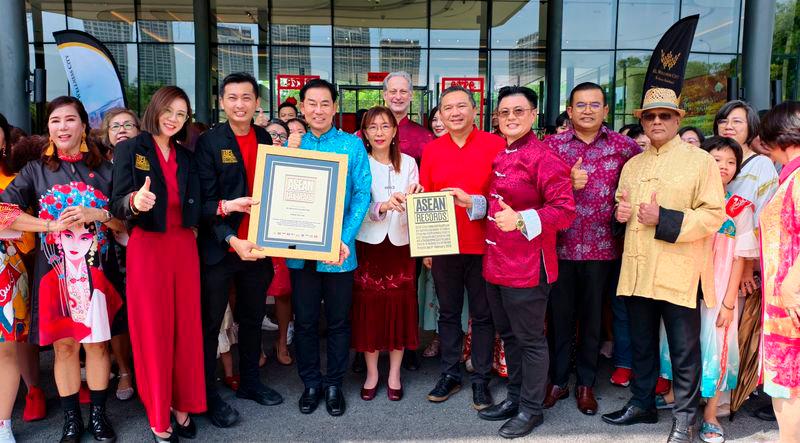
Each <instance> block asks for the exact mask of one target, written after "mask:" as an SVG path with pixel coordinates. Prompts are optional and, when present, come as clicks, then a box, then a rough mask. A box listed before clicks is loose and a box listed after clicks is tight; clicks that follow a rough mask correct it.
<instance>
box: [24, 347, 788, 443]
mask: <svg viewBox="0 0 800 443" xmlns="http://www.w3.org/2000/svg"><path fill="white" fill-rule="evenodd" d="M265 343H272V340H271V339H268V338H265ZM43 364H44V367H43V371H44V373H46V374H52V354H51V353H49V352H48V353H46V354H44V355H43ZM382 365H385V362H383V361H382ZM437 367H438V366H437V361H436V359H423V362H422V368H421V369H420V370H419V371H417V372H410V373H409V372H406V373H404V374H403V375H404V379H403V381H404V389H405V392H406V396H405V398H404V399H403V400H402V401H400V402H397V403H395V402H390V401H389V400H388V399H387V398H386V389H385V381H384V384H383V385H382V387H381V389H380V390H379V393H378V397H377V398H376V399H375V400H373V401H372V402H365V401H362V400H361V399H360V398H359V389H360V387H361V383H362V381H363V380H362V378H361V376H359V375H356V374H352V373H348V375H347V378H346V381H345V394H346V396H347V402H348V403H347V406H348V410H347V413H346V414H345V415H344V416H342V417H338V418H334V417H330V416H329V415H328V414H327V412H326V411H325V407H324V405H321V407H320V408H319V409H318V410H317V411H316V412H315V413H314V414H313V415H310V416H306V415H301V414H300V413H299V412H298V410H297V399H298V397H299V395H300V393H301V392H302V384H301V383H300V380H299V378H298V376H297V372H296V368H295V366H290V367H285V366H281V365H279V364H277V363H276V362H275V361H274V359H270V362H269V363H268V365H267V366H266V367H265V368H264V370H263V374H264V377H265V380H266V381H267V383H269V384H270V385H271V386H272V387H274V388H275V389H277V390H278V391H279V392H280V393H282V394H283V395H284V397H285V399H286V401H285V402H284V403H283V404H282V405H279V406H273V407H264V406H260V405H258V404H256V403H255V402H252V401H246V400H240V399H237V398H236V397H234V396H233V393H232V392H231V391H229V390H227V389H226V388H223V392H224V395H226V396H227V398H228V399H229V400H230V401H231V402H232V404H233V405H234V406H235V407H236V408H237V409H238V410H239V411H240V412H241V413H242V417H243V418H242V420H241V421H240V422H239V423H238V424H237V425H236V426H235V427H233V428H230V429H226V430H220V429H217V428H215V427H214V426H212V425H211V423H210V422H208V421H207V420H206V419H205V418H204V417H198V418H197V423H198V427H199V437H198V439H197V440H195V441H203V442H211V441H214V442H217V441H227V442H256V441H387V440H404V441H411V440H417V441H442V440H446V441H492V440H493V441H500V440H502V439H500V438H499V437H498V436H497V429H498V427H499V426H500V424H501V423H502V422H500V423H493V422H486V421H483V420H480V419H478V418H477V416H476V413H475V411H473V410H472V409H471V407H470V404H471V403H470V400H471V391H470V390H469V388H466V389H464V390H462V391H461V392H460V393H458V394H456V395H455V396H454V397H452V398H451V399H450V400H449V401H447V402H445V403H443V404H433V403H430V402H428V401H427V400H426V398H425V396H426V394H427V392H428V391H429V390H430V389H431V388H432V387H433V384H434V383H435V382H436V378H437V375H438V371H437ZM609 371H610V367H609V364H608V362H607V361H604V363H603V376H602V379H601V382H600V383H598V384H599V386H598V388H597V396H598V401H599V402H600V412H601V413H606V412H609V411H613V410H616V409H618V408H619V407H621V406H622V405H623V404H624V403H625V401H626V400H627V398H628V396H629V392H628V390H627V389H623V388H617V387H614V386H611V385H610V384H609V383H607V382H606V380H607V379H608V372H609ZM383 373H384V374H385V368H384V372H383ZM45 379H46V385H45V387H46V392H47V395H48V408H49V411H48V416H47V419H46V420H44V421H42V422H39V423H33V424H29V423H23V422H22V419H21V414H22V412H21V407H22V404H23V401H22V399H20V401H18V402H17V409H16V410H15V411H14V428H15V431H16V436H17V439H18V440H19V441H21V442H26V441H36V442H39V441H42V442H45V441H47V442H52V441H58V439H59V438H60V436H61V425H62V416H61V410H60V406H59V405H58V399H57V397H56V394H55V388H54V386H53V385H52V376H47V377H45ZM384 380H385V379H384ZM491 387H492V391H493V393H494V397H495V400H496V401H499V400H502V399H503V398H505V382H504V381H502V380H500V379H495V380H493V381H492V384H491ZM111 397H113V395H112V396H111ZM574 405H575V403H574V400H573V399H572V398H570V399H568V400H564V401H561V402H559V403H558V404H557V405H556V406H555V407H554V408H553V409H550V410H548V411H546V412H545V423H544V425H542V426H541V427H539V428H538V429H537V430H536V431H535V432H534V433H533V434H531V436H530V437H528V438H526V439H525V440H524V441H535V442H554V441H575V442H607V441H614V440H617V441H620V442H645V443H653V442H659V441H665V440H666V436H667V433H668V432H669V428H670V425H671V415H670V413H669V412H664V411H662V412H661V413H660V422H659V423H658V424H655V425H638V426H633V427H631V428H617V427H614V426H610V425H606V424H605V423H603V422H602V421H601V420H600V417H599V416H594V417H587V416H584V415H582V414H581V413H580V412H578V410H577V409H576V408H575V406H574ZM749 407H750V405H749V404H746V405H745V408H744V409H745V410H743V411H741V412H740V413H739V414H737V415H736V420H735V421H734V422H733V423H729V422H728V421H727V419H724V421H723V422H722V423H723V426H725V430H726V432H727V433H728V439H729V441H739V442H750V441H772V440H776V439H777V425H776V424H775V423H767V422H763V421H760V420H757V419H755V418H752V417H751V416H750V415H749V414H748V410H749ZM108 409H109V415H110V418H111V421H112V423H113V424H114V426H115V428H116V430H117V433H118V434H119V437H120V438H119V441H121V442H139V441H152V439H151V435H150V432H149V428H148V425H147V421H146V418H145V415H144V409H143V407H142V405H141V403H140V402H139V401H138V400H133V401H130V402H120V401H118V400H117V399H116V398H112V399H110V400H109V403H108ZM84 414H85V415H84V417H86V414H87V411H86V408H84ZM84 441H87V442H88V441H93V440H92V439H91V438H90V436H89V435H88V434H87V436H86V437H85V438H84Z"/></svg>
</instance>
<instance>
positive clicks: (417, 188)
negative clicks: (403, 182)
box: [406, 183, 425, 194]
mask: <svg viewBox="0 0 800 443" xmlns="http://www.w3.org/2000/svg"><path fill="white" fill-rule="evenodd" d="M420 192H425V188H423V187H422V185H421V184H419V183H411V184H410V185H408V189H406V194H419V193H420Z"/></svg>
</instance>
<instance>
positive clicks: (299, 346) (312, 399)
mask: <svg viewBox="0 0 800 443" xmlns="http://www.w3.org/2000/svg"><path fill="white" fill-rule="evenodd" d="M337 95H338V94H337V92H336V88H335V87H334V86H333V85H332V84H331V83H330V82H328V81H325V80H321V79H314V80H311V81H309V82H308V83H306V84H305V86H303V88H302V89H301V90H300V110H301V111H302V113H303V115H304V116H305V118H306V121H307V122H308V126H309V132H307V133H306V134H305V135H304V136H303V139H302V142H301V143H300V149H308V150H312V151H319V152H332V153H335V154H345V155H347V186H346V188H345V192H346V194H345V200H344V220H343V222H342V246H341V251H340V254H339V261H338V262H336V263H333V262H317V261H311V260H287V261H286V264H287V266H288V267H289V269H290V270H291V278H292V305H293V306H294V315H295V319H294V343H295V348H296V351H297V371H298V372H299V373H300V378H301V379H302V380H303V384H304V385H305V389H304V391H303V395H302V396H301V397H300V412H302V413H303V414H310V413H312V412H314V410H316V409H317V405H318V404H319V401H320V399H321V398H322V396H323V392H324V395H325V407H326V409H327V410H328V413H329V414H330V415H333V416H339V415H342V414H344V411H345V401H344V395H343V394H342V378H343V377H344V374H345V371H346V369H347V360H348V358H349V356H350V318H349V316H350V305H351V301H352V294H353V271H354V270H355V269H356V266H357V261H356V248H355V238H356V234H357V233H358V230H359V228H360V227H361V222H362V221H363V220H364V215H365V214H366V213H367V208H368V207H369V201H370V188H371V185H372V175H371V174H370V170H369V160H368V157H367V151H366V149H364V144H363V143H362V142H361V139H360V138H358V137H356V136H355V135H351V134H348V133H346V132H343V131H341V130H339V129H336V128H335V127H334V126H333V117H334V115H336V112H337V103H336V99H337ZM322 300H325V304H324V306H325V319H326V321H327V325H328V334H327V361H328V365H327V373H326V375H324V376H323V375H322V372H321V370H320V358H319V330H318V325H319V316H320V305H321V302H322Z"/></svg>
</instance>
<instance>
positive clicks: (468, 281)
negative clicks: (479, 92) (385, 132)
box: [419, 86, 506, 410]
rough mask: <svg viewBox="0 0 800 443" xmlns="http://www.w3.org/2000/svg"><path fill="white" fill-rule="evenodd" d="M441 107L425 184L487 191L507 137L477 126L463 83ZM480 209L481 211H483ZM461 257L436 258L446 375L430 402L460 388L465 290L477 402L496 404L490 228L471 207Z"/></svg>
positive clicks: (462, 229)
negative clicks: (487, 266)
mask: <svg viewBox="0 0 800 443" xmlns="http://www.w3.org/2000/svg"><path fill="white" fill-rule="evenodd" d="M439 110H440V114H441V116H442V121H443V122H444V125H445V127H447V134H445V135H443V136H442V137H439V138H437V139H436V140H434V141H432V142H431V143H429V144H428V146H426V148H425V151H424V152H423V153H422V166H421V169H420V181H419V182H420V184H421V185H422V187H423V188H425V190H426V191H429V192H436V191H443V190H445V191H446V190H450V191H451V192H453V193H455V192H457V191H458V192H466V193H467V194H469V195H477V194H480V195H484V196H485V195H487V194H488V190H489V180H490V179H491V177H492V175H493V172H492V162H493V161H494V159H495V157H496V156H497V153H498V152H500V151H502V150H503V149H505V147H506V143H505V140H503V139H502V138H500V137H498V136H496V135H493V134H489V133H488V132H484V131H481V130H480V129H478V128H477V127H476V126H475V114H476V113H477V107H476V103H475V98H474V97H473V96H472V94H471V93H470V92H469V91H467V90H466V89H464V88H463V87H461V86H451V87H449V88H447V89H445V90H444V91H443V92H442V95H441V96H440V98H439ZM478 212H480V211H478ZM456 225H457V229H458V248H459V254H458V255H444V256H439V257H433V260H432V265H431V273H432V274H433V281H434V284H435V286H436V294H437V296H438V297H439V336H440V339H441V348H440V349H441V376H440V378H439V381H438V382H437V383H436V386H435V387H434V388H433V390H431V392H430V393H429V394H428V400H430V401H432V402H443V401H446V400H447V399H448V398H450V396H451V395H453V394H455V393H456V392H458V391H459V390H460V389H461V367H460V359H461V346H462V340H463V335H464V334H463V331H462V330H461V311H462V309H463V306H464V288H465V287H466V289H467V297H468V299H469V314H470V317H471V318H472V364H473V366H474V368H475V372H473V373H472V375H471V379H472V406H473V407H474V408H475V409H477V410H481V409H485V408H487V407H489V406H492V404H493V402H492V396H491V392H490V391H489V378H490V376H491V370H492V350H493V347H494V325H493V324H492V314H491V312H490V309H489V302H488V299H487V296H486V281H485V280H484V278H483V275H482V269H483V266H482V263H481V262H482V259H483V254H484V253H485V251H486V241H485V240H486V226H485V223H484V221H483V220H474V221H473V220H471V219H470V218H469V217H468V215H467V213H466V211H456Z"/></svg>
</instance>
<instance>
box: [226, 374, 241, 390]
mask: <svg viewBox="0 0 800 443" xmlns="http://www.w3.org/2000/svg"><path fill="white" fill-rule="evenodd" d="M240 381H241V379H240V378H239V376H238V375H232V376H230V377H225V386H227V387H229V388H231V391H238V390H239V383H240Z"/></svg>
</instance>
